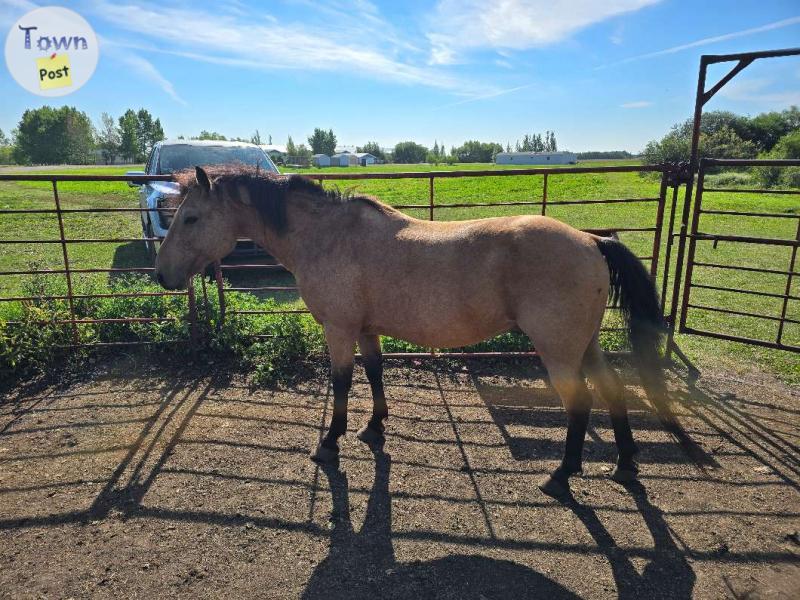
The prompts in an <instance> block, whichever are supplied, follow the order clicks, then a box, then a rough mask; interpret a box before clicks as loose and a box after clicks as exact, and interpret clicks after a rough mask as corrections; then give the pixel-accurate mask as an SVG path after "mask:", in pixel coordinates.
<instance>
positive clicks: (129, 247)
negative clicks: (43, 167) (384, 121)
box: [0, 161, 800, 381]
mask: <svg viewBox="0 0 800 600" xmlns="http://www.w3.org/2000/svg"><path fill="white" fill-rule="evenodd" d="M588 164H589V165H591V166H597V165H608V164H621V163H620V162H614V161H604V162H601V161H593V162H591V163H588ZM628 164H630V163H628ZM491 167H492V165H475V164H464V165H454V166H446V165H439V166H427V165H379V166H373V167H367V168H363V167H350V168H335V167H334V168H328V169H302V170H299V171H297V172H300V173H303V174H307V175H310V176H312V177H313V176H314V174H316V173H323V172H334V173H346V172H357V173H363V172H365V171H369V172H381V171H383V172H389V171H398V170H402V171H419V172H426V171H430V170H472V169H486V168H491ZM134 168H136V167H134V166H125V167H108V168H91V169H85V170H81V169H74V170H70V171H69V172H70V173H75V174H78V173H84V172H85V173H90V174H101V173H106V174H122V173H124V172H125V171H127V170H130V169H134ZM48 173H52V171H48ZM542 181H543V180H542V177H541V176H511V177H508V176H506V177H480V178H479V177H475V178H468V177H467V178H458V179H455V178H453V179H440V180H437V181H436V183H435V201H436V202H437V203H438V204H442V205H447V204H454V203H467V204H469V203H475V204H477V203H486V202H499V201H538V200H540V199H541V197H542ZM331 185H336V186H338V187H339V188H340V189H341V190H343V191H345V190H346V191H351V192H355V193H366V194H372V195H375V196H377V197H378V198H380V199H381V200H383V201H385V202H387V203H389V204H393V205H397V204H427V202H428V193H429V190H428V180H427V179H420V180H414V179H403V180H360V181H337V182H326V186H331ZM658 190H659V181H658V179H657V178H656V177H654V176H646V177H642V176H640V175H638V174H636V173H605V174H580V175H558V174H555V175H550V176H549V183H548V202H553V201H559V200H576V199H580V200H593V199H605V198H626V197H656V196H657V195H658ZM59 191H60V196H61V201H62V206H63V207H64V208H92V207H128V208H136V207H137V206H138V204H137V190H136V189H133V188H129V187H128V186H127V185H126V184H125V183H116V182H111V183H106V182H81V183H61V184H59ZM682 197H683V193H682V191H681V193H680V195H679V206H680V205H681V204H682ZM704 206H705V207H706V208H715V209H724V210H741V211H744V210H750V211H760V212H776V213H789V214H798V212H800V206H798V201H797V198H796V197H791V196H780V195H758V196H757V195H752V194H750V195H748V194H707V195H706V197H705V199H704ZM52 207H53V198H52V188H51V185H50V184H49V183H38V182H37V183H34V182H0V209H20V208H31V209H42V208H52ZM655 210H656V205H655V203H627V204H607V205H588V206H587V205H568V206H558V205H553V206H549V207H548V210H547V214H548V215H550V216H552V217H555V218H558V219H560V220H563V221H565V222H568V223H570V224H572V225H574V226H576V227H583V228H603V227H614V226H621V227H649V226H652V224H653V223H654V217H655ZM539 211H540V208H539V207H538V206H522V207H499V206H494V207H491V206H490V207H479V206H475V207H467V208H447V207H446V206H444V207H440V208H437V209H436V211H435V214H434V217H435V218H436V219H467V218H477V217H485V216H498V215H516V214H530V213H535V214H538V213H539ZM407 212H408V213H409V214H411V215H413V216H415V217H419V218H428V210H427V209H412V210H408V211H407ZM668 218H669V214H668V213H667V214H666V215H665V222H666V219H668ZM64 220H65V231H66V234H67V236H68V237H70V238H115V237H139V236H141V226H140V222H139V215H138V214H136V213H117V214H109V213H106V214H102V213H98V214H86V213H75V214H66V215H65V216H64ZM2 221H3V225H4V226H3V227H2V228H1V229H0V241H2V240H10V239H20V238H25V239H30V240H48V239H57V238H58V223H57V220H56V217H55V215H52V214H24V215H2ZM796 227H797V220H795V219H788V218H787V219H765V218H737V219H732V218H731V217H725V216H719V215H704V216H703V218H702V220H701V230H702V231H704V232H707V233H720V234H723V233H729V234H737V235H751V236H759V237H772V238H794V236H795V234H796ZM620 237H621V238H622V240H623V241H624V242H625V243H627V244H628V245H629V246H630V247H631V248H632V249H633V250H634V251H635V252H636V253H637V254H639V255H640V256H649V255H650V254H651V253H652V234H651V233H623V234H621V236H620ZM666 241H667V240H666V239H664V240H663V243H662V248H661V252H662V257H663V255H664V254H663V253H664V250H665V247H666ZM676 246H677V244H676ZM676 250H677V247H675V248H673V257H674V255H675V251H676ZM68 251H69V256H70V260H71V263H72V266H73V268H94V267H97V268H106V267H111V266H114V267H132V266H147V255H146V253H145V251H144V244H142V243H141V242H127V243H119V244H69V247H68ZM697 256H698V260H704V261H707V262H716V263H727V264H738V265H743V266H748V265H749V266H758V267H767V268H773V269H781V270H785V269H787V268H788V265H789V258H790V250H789V249H788V248H786V247H783V248H778V247H771V246H763V245H761V246H757V245H747V246H745V245H740V244H731V243H726V242H721V243H719V244H718V245H717V247H716V248H715V247H713V244H712V243H710V242H701V243H699V244H698V254H697ZM662 262H663V261H662ZM61 266H62V250H61V246H60V244H51V243H42V242H32V243H28V244H2V243H0V271H10V270H24V269H29V268H36V269H41V268H60V267H61ZM672 271H674V267H673V268H672ZM51 277H54V278H62V279H63V277H62V276H60V275H53V276H51ZM231 277H232V284H233V285H236V286H252V285H282V284H286V283H289V282H290V279H289V278H288V277H287V276H285V275H284V276H273V277H272V278H271V279H266V278H265V277H263V276H259V275H257V274H249V275H246V276H245V275H242V274H232V275H231ZM108 278H109V275H108V274H86V275H76V276H75V281H76V284H77V285H78V286H82V285H86V286H89V285H92V286H93V287H95V288H96V286H98V285H101V286H102V285H103V284H104V283H108V281H109V279H108ZM29 279H30V278H29V277H27V276H15V277H2V278H0V297H9V296H14V295H19V294H20V293H21V292H22V290H23V289H24V288H25V282H26V280H29ZM798 279H800V278H795V280H794V282H793V285H792V293H793V295H795V296H800V281H798ZM695 281H696V282H697V283H701V284H706V285H715V286H723V287H736V288H744V289H751V290H755V291H762V292H768V293H777V294H782V293H783V292H784V291H785V287H786V277H785V276H780V275H762V274H753V273H748V272H744V271H730V270H725V271H723V270H717V269H710V268H697V269H696V270H695ZM691 298H692V302H693V303H694V304H701V305H708V306H717V307H721V308H727V309H732V310H740V311H751V312H757V313H760V314H764V315H770V316H776V315H778V314H780V311H781V308H782V301H781V300H780V299H777V298H771V297H765V296H756V295H740V294H731V293H729V292H720V291H715V290H705V289H694V290H693V291H692V296H691ZM276 299H277V300H278V301H280V302H283V303H289V304H292V305H296V304H298V300H297V298H296V296H294V295H293V294H291V293H282V294H280V295H278V296H277V298H276ZM9 304H10V303H2V304H0V311H3V312H6V311H7V310H8V309H9V308H10V306H9ZM1 314H3V313H2V312H0V315H1ZM787 316H788V317H790V318H792V319H795V320H800V301H790V302H789V306H788V311H787ZM689 325H690V326H692V327H695V328H698V329H707V330H712V331H717V332H722V333H729V334H734V335H743V336H747V337H753V338H761V339H774V337H775V335H776V332H777V322H775V321H768V320H761V319H754V318H747V317H737V316H733V315H727V314H722V313H714V312H707V311H700V310H694V309H693V310H692V311H690V313H689ZM783 339H784V342H786V343H791V344H796V345H800V325H797V324H788V325H787V326H786V329H785V331H784V334H783ZM678 342H679V345H680V346H681V347H682V348H683V349H684V350H685V351H686V352H687V354H688V355H689V356H690V357H691V358H692V359H693V360H695V361H697V363H698V364H700V365H701V366H708V365H714V364H721V363H722V364H725V366H727V367H733V368H742V369H749V368H759V369H765V370H768V371H771V372H776V373H778V374H780V375H781V376H782V377H784V378H786V379H788V380H791V381H800V359H799V357H798V355H796V354H792V353H789V352H781V351H774V350H767V349H762V348H757V347H753V346H745V345H743V344H736V343H728V342H722V341H717V340H711V339H708V338H701V337H698V336H678Z"/></svg>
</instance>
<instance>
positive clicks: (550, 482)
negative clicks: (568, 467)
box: [539, 475, 570, 498]
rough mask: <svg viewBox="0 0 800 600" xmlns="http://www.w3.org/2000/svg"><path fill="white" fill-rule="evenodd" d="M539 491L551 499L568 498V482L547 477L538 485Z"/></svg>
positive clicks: (550, 476)
mask: <svg viewBox="0 0 800 600" xmlns="http://www.w3.org/2000/svg"><path fill="white" fill-rule="evenodd" d="M539 489H540V490H542V491H543V492H544V493H545V494H547V495H548V496H552V497H553V498H563V497H564V496H569V493H570V491H569V480H568V479H562V478H560V477H553V476H552V475H548V476H547V478H546V479H543V480H542V481H541V482H540V483H539Z"/></svg>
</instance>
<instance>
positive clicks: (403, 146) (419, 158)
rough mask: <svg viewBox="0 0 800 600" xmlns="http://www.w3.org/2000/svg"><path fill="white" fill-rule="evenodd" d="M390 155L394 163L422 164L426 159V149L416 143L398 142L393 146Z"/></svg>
mask: <svg viewBox="0 0 800 600" xmlns="http://www.w3.org/2000/svg"><path fill="white" fill-rule="evenodd" d="M392 155H393V158H394V162H396V163H400V164H413V163H422V162H425V159H426V158H427V157H428V149H427V148H426V147H425V146H422V145H421V144H417V143H416V142H399V143H398V144H395V147H394V152H393V153H392Z"/></svg>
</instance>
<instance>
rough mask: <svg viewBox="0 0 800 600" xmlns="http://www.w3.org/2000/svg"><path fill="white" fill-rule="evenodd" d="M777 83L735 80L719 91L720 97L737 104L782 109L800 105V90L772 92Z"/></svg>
mask: <svg viewBox="0 0 800 600" xmlns="http://www.w3.org/2000/svg"><path fill="white" fill-rule="evenodd" d="M775 83H776V82H775V81H774V80H773V79H767V78H754V77H753V78H749V79H738V80H737V79H734V80H733V81H731V82H730V83H729V84H728V85H726V86H725V87H723V88H722V89H721V90H720V91H719V95H720V96H722V97H723V98H727V99H728V100H734V101H737V102H749V103H755V104H764V105H775V106H781V107H786V106H789V105H792V104H794V105H797V104H800V90H780V91H775V90H771V89H770V88H772V87H773V86H774V85H775Z"/></svg>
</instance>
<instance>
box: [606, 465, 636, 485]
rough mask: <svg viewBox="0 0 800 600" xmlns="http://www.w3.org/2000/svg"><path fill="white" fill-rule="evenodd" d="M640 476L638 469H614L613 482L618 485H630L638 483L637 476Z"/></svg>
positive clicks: (612, 472)
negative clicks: (633, 482)
mask: <svg viewBox="0 0 800 600" xmlns="http://www.w3.org/2000/svg"><path fill="white" fill-rule="evenodd" d="M638 474H639V472H638V470H637V469H624V468H622V467H614V470H613V471H611V475H610V477H611V480H612V481H616V482H617V483H630V482H631V481H636V476H637V475H638Z"/></svg>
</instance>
